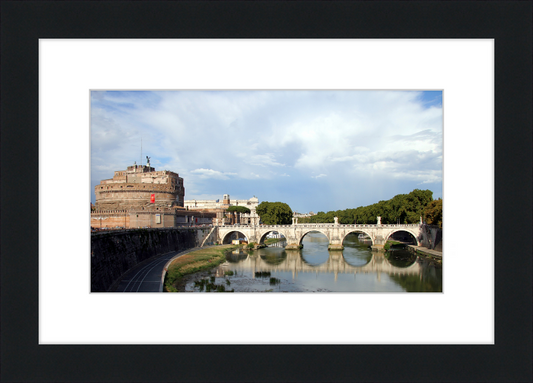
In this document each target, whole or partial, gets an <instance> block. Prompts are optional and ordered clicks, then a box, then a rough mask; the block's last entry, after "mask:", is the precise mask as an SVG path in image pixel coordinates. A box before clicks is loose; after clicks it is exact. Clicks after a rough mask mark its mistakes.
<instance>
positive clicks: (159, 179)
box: [91, 156, 259, 229]
mask: <svg viewBox="0 0 533 383" xmlns="http://www.w3.org/2000/svg"><path fill="white" fill-rule="evenodd" d="M146 159H147V165H136V164H134V165H133V166H128V167H127V169H126V170H118V171H115V173H114V175H113V178H110V179H105V180H102V181H100V184H99V185H96V186H95V188H94V193H95V196H96V200H95V205H94V206H92V204H91V227H92V228H95V229H104V228H117V227H118V228H140V227H150V228H157V227H177V226H188V225H201V224H212V223H215V224H218V225H225V224H235V223H243V224H252V223H255V224H258V223H259V217H258V216H257V214H256V212H255V207H256V206H257V205H258V203H259V201H258V199H257V198H255V197H253V198H250V199H249V200H230V198H229V195H228V194H225V195H224V198H223V200H222V203H220V202H219V200H216V201H215V200H213V201H208V200H198V201H197V200H189V201H185V200H184V196H185V188H184V186H183V178H181V177H180V176H179V174H177V173H174V172H171V171H168V170H163V171H156V170H155V168H153V167H151V166H150V158H149V157H148V156H147V157H146ZM229 206H246V207H248V208H249V209H250V210H251V213H250V214H240V213H226V209H227V208H228V207H229Z"/></svg>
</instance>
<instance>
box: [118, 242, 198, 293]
mask: <svg viewBox="0 0 533 383" xmlns="http://www.w3.org/2000/svg"><path fill="white" fill-rule="evenodd" d="M206 247H208V246H206ZM206 247H203V248H206ZM199 249H201V248H200V247H193V248H191V249H187V250H184V251H181V252H178V251H172V252H170V253H166V254H163V255H161V256H160V257H157V258H155V259H153V260H151V261H150V262H147V263H144V264H141V265H137V266H135V267H133V268H132V269H130V270H129V271H128V272H127V273H126V274H125V275H124V276H123V277H122V280H121V281H120V283H119V284H118V287H117V288H116V290H115V291H116V292H121V293H147V292H152V293H159V292H161V287H162V285H161V278H162V276H163V269H164V268H165V265H166V264H167V262H168V261H170V260H171V259H172V258H177V257H180V256H182V255H184V254H187V253H190V252H191V251H196V250H199Z"/></svg>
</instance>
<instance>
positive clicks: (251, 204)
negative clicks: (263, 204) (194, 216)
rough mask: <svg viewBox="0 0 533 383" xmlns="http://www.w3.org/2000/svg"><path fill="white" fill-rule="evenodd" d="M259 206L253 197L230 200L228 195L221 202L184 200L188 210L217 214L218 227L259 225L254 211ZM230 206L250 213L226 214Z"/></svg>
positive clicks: (216, 222) (257, 200)
mask: <svg viewBox="0 0 533 383" xmlns="http://www.w3.org/2000/svg"><path fill="white" fill-rule="evenodd" d="M257 205H259V199H258V198H257V197H256V196H253V197H252V198H250V199H231V198H230V195H229V194H224V195H223V196H222V200H220V199H217V200H196V199H191V200H185V202H184V206H185V208H186V209H189V210H202V211H210V212H216V213H217V217H216V218H217V220H216V221H215V222H214V223H215V224H218V225H234V224H240V225H259V221H260V220H259V216H258V215H257V213H256V211H255V209H256V207H257ZM230 206H244V207H247V208H248V209H250V213H246V214H244V213H236V212H233V213H231V212H228V213H227V212H226V209H227V208H229V207H230Z"/></svg>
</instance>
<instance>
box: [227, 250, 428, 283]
mask: <svg viewBox="0 0 533 383" xmlns="http://www.w3.org/2000/svg"><path fill="white" fill-rule="evenodd" d="M256 254H257V255H249V254H247V253H244V252H241V253H240V255H238V256H235V255H234V254H232V259H231V260H230V262H231V265H230V266H229V270H235V269H237V270H238V269H246V270H252V275H253V276H254V277H255V273H256V272H261V271H263V272H267V271H268V272H278V271H279V272H282V271H283V272H291V274H292V278H293V280H295V279H297V278H298V274H299V273H317V274H318V273H332V274H334V277H335V281H336V280H337V277H338V274H353V275H354V278H355V276H356V275H357V274H358V273H359V274H368V273H375V274H377V277H378V280H379V279H380V278H381V273H386V274H389V275H419V274H420V273H421V270H422V268H421V267H422V266H421V265H420V263H419V262H418V260H417V261H415V262H414V263H413V264H412V265H410V266H408V267H397V266H393V265H392V264H391V263H390V262H389V260H388V259H387V258H385V255H384V254H383V253H380V252H373V253H372V257H371V258H370V261H369V262H368V263H367V264H365V265H363V266H352V265H350V264H349V263H347V262H346V261H345V260H344V256H343V255H342V252H340V251H331V252H329V258H328V259H327V261H326V262H324V263H322V264H319V265H313V264H309V263H307V262H306V261H305V260H304V258H303V257H302V253H301V251H300V250H285V251H283V252H282V253H281V254H280V258H276V259H275V260H274V261H273V260H272V258H270V259H269V258H267V257H265V255H262V254H261V250H259V251H258V252H257V253H256Z"/></svg>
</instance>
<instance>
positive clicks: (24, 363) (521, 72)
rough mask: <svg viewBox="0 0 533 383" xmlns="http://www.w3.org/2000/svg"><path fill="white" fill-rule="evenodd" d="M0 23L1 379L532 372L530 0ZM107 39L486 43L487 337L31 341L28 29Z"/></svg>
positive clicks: (23, 8) (44, 11) (39, 11)
mask: <svg viewBox="0 0 533 383" xmlns="http://www.w3.org/2000/svg"><path fill="white" fill-rule="evenodd" d="M1 32H2V36H1V44H2V55H1V81H2V82H1V103H2V110H1V129H2V130H1V142H0V144H1V166H2V167H1V171H2V173H1V196H2V204H1V226H0V227H1V300H0V304H1V311H0V313H1V322H0V323H1V329H0V340H1V348H0V350H1V372H0V373H1V375H0V377H1V380H2V381H5V382H12V381H13V382H14V381H22V382H41V381H42V382H65V381H85V382H90V381H98V382H104V381H105V382H151V381H157V382H159V381H161V382H163V381H285V382H286V381H409V382H415V381H439V382H443V381H486V382H489V381H512V382H521V381H531V380H532V362H531V361H532V360H533V355H532V273H531V271H532V235H531V234H532V220H531V217H532V183H533V180H532V169H533V168H532V143H533V141H532V104H533V103H532V101H533V100H532V85H531V84H532V73H531V67H532V54H531V52H532V2H530V1H459V2H452V1H279V2H278V1H253V2H246V1H235V2H226V1H212V2H210V1H205V2H204V1H176V2H173V1H160V2H159V1H158V2H155V1H154V2H151V1H148V2H144V1H131V2H126V1H124V2H120V1H117V2H114V1H67V2H54V1H12V2H10V1H5V2H2V4H1ZM111 37H112V38H434V39H442V38H447V39H464V38H471V39H475V38H493V39H495V140H494V141H495V190H494V193H495V201H496V202H495V222H496V223H495V233H496V237H495V238H494V243H495V329H496V330H495V344H494V345H447V346H442V345H441V346H439V345H416V346H415V345H358V346H346V345H339V346H324V345H308V346H300V345H292V346H281V345H271V346H259V345H258V346H250V345H246V346H244V345H243V346H237V345H198V346H169V345H160V346H156V345H135V346H118V345H113V346H111V345H89V346H76V345H57V346H54V345H46V346H42V345H39V344H38V331H39V327H38V325H39V322H38V319H39V317H38V299H39V294H38V293H39V290H38V281H39V279H38V278H39V275H38V270H39V269H38V251H39V245H38V240H39V235H38V234H39V231H38V211H39V210H38V207H39V196H38V187H37V185H38V180H39V174H38V170H39V168H38V163H39V156H38V153H39V152H38V151H39V131H38V127H39V119H38V117H39V114H38V112H39V109H38V108H39V94H38V80H39V77H38V68H39V59H38V53H39V52H38V39H39V38H111ZM480 192H483V191H480ZM473 203H475V201H473ZM471 220H472V222H471V224H475V217H472V218H471ZM476 240H487V239H476ZM430 316H431V313H428V317H430ZM161 320H164V319H161ZM421 322H423V323H425V324H426V323H430V324H429V325H428V327H425V326H424V327H423V329H421V331H438V318H430V320H428V318H421ZM431 323H434V325H431ZM391 325H393V324H392V323H391ZM414 325H416V324H414ZM417 328H419V327H418V325H417Z"/></svg>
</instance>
